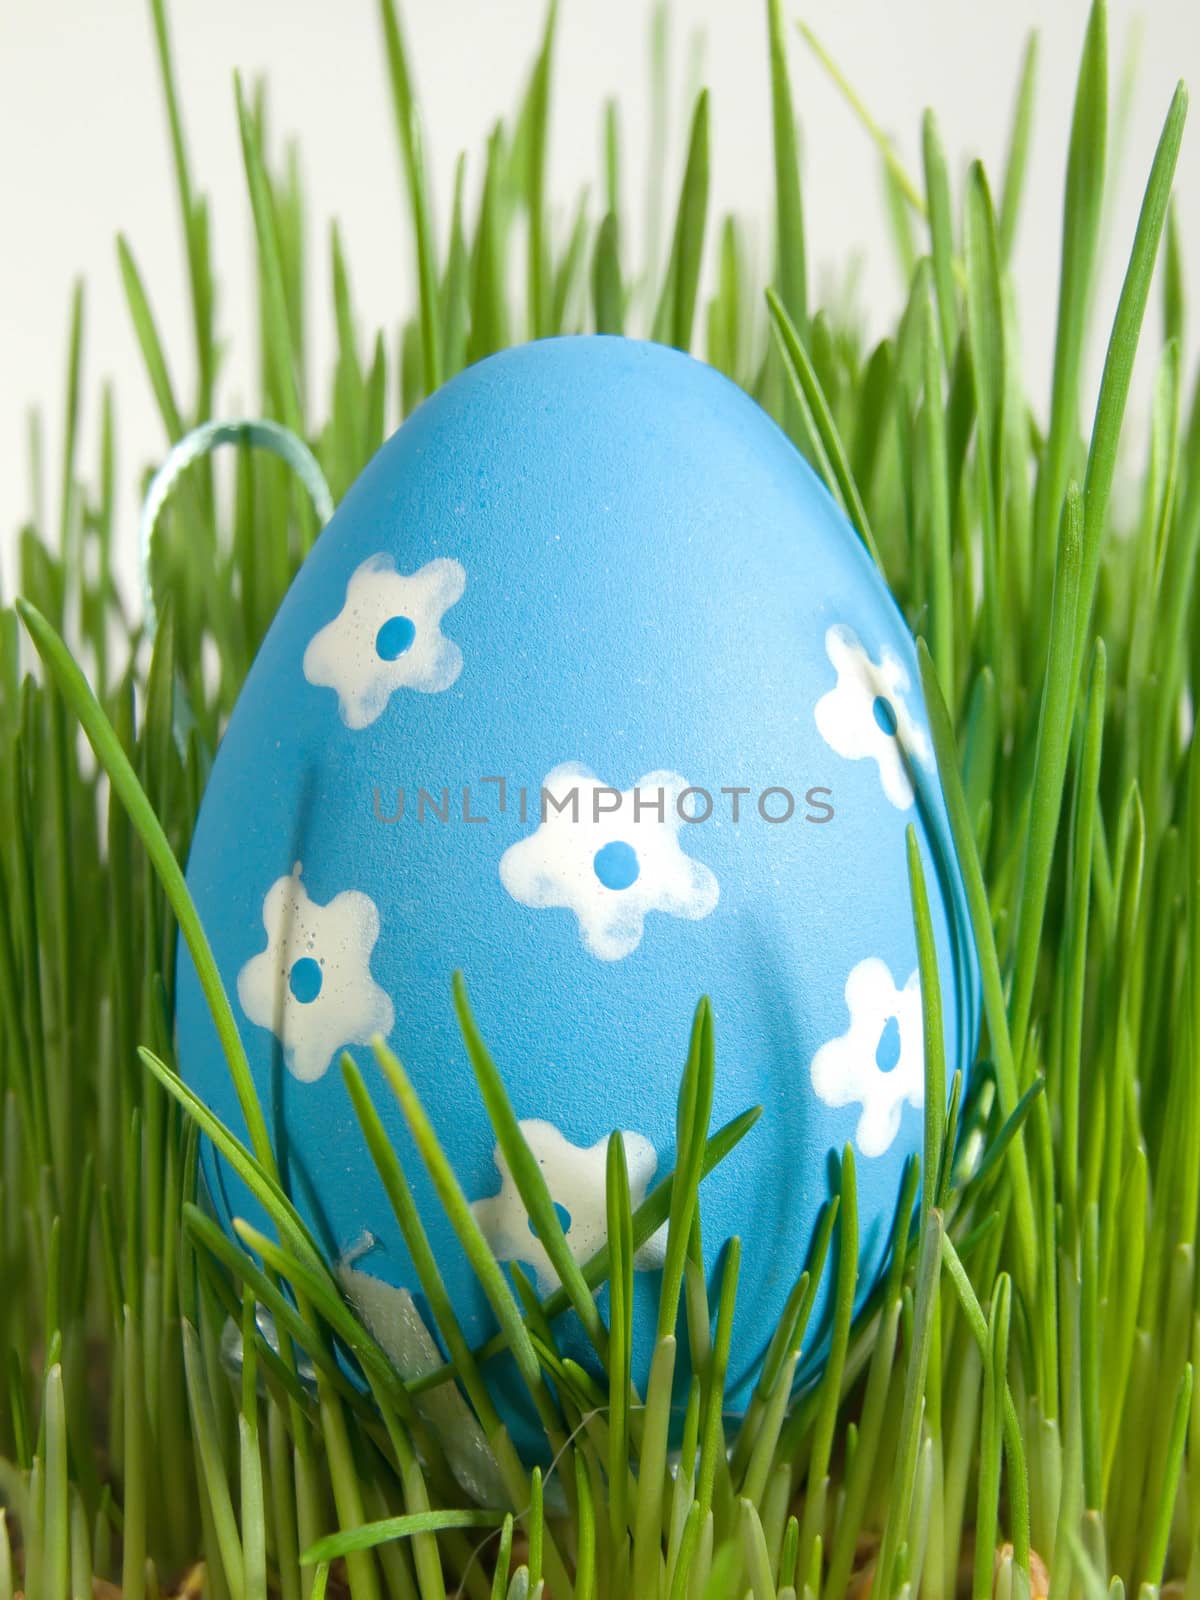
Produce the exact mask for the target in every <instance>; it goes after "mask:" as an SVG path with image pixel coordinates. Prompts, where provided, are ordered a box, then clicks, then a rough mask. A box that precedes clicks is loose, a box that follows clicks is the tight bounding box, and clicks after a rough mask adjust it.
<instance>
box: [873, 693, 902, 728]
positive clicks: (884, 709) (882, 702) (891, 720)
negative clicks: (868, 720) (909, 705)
mask: <svg viewBox="0 0 1200 1600" xmlns="http://www.w3.org/2000/svg"><path fill="white" fill-rule="evenodd" d="M871 710H872V711H873V712H874V713H875V721H876V722H877V723H878V724H879V726H880V727H881V728H882V729H883V731H884V733H886V734H888V735H889V736H890V737H891V738H893V739H894V738H895V737H896V708H895V707H894V706H893V705H892V702H891V701H890V700H889V699H888V698H887V696H886V695H882V694H877V695H876V696H875V704H874V705H873V706H872V707H871Z"/></svg>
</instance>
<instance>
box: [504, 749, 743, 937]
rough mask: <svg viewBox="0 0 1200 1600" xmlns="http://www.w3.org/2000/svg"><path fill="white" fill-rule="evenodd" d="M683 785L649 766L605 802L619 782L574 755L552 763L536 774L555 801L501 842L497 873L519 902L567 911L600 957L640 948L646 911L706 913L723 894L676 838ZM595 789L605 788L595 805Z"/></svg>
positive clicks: (685, 914)
mask: <svg viewBox="0 0 1200 1600" xmlns="http://www.w3.org/2000/svg"><path fill="white" fill-rule="evenodd" d="M687 787H688V785H687V783H686V782H685V780H684V779H683V778H681V777H680V776H679V774H678V773H676V772H651V773H648V774H647V775H646V776H645V777H644V778H639V779H638V781H637V783H636V784H634V785H633V787H632V788H631V789H624V790H622V791H620V804H619V805H613V806H612V807H611V809H609V802H610V801H611V800H612V798H613V797H614V796H616V794H617V791H616V790H614V789H611V788H609V787H608V786H607V785H606V784H602V783H601V782H600V781H599V779H598V778H597V777H596V776H595V774H594V773H592V772H589V771H588V769H587V768H586V767H582V766H578V765H577V764H575V763H574V762H565V763H564V764H562V765H561V766H557V767H555V768H554V770H553V771H552V772H550V773H549V774H548V775H547V777H546V778H545V779H544V781H543V784H542V788H543V789H544V790H545V791H546V792H547V794H549V795H551V796H553V798H554V802H555V804H554V805H548V806H547V807H546V808H545V810H546V815H545V820H544V821H543V822H542V823H541V825H540V826H539V827H538V829H537V831H536V832H535V833H531V834H529V835H528V836H527V837H526V838H524V839H520V840H518V841H517V843H516V844H514V845H510V846H509V848H508V849H507V850H506V851H505V852H504V854H503V856H502V857H501V858H500V881H501V883H502V884H503V885H504V887H505V889H507V890H508V892H509V894H510V895H511V896H512V897H513V899H514V900H516V901H518V902H519V903H520V904H521V905H526V906H533V907H535V908H537V909H539V910H543V909H548V908H550V907H563V908H566V909H567V910H569V911H572V912H574V914H575V917H576V919H577V920H578V923H579V932H580V934H581V936H582V939H583V943H584V947H585V949H587V950H588V951H589V952H590V953H591V954H592V955H594V956H596V957H598V959H600V960H601V961H619V960H620V959H621V958H622V957H623V956H627V955H629V954H630V953H631V952H632V951H634V950H636V949H637V947H638V945H639V944H640V943H641V942H642V933H643V931H644V925H645V919H646V914H647V912H650V911H665V912H667V913H668V915H670V916H673V917H686V918H688V919H690V920H692V921H698V920H699V919H700V918H701V917H706V916H708V914H709V912H710V911H712V910H713V908H714V907H715V906H716V904H717V900H718V899H719V897H720V887H719V885H718V883H717V879H716V877H715V875H714V874H713V873H712V872H711V871H710V870H709V868H708V867H706V866H704V864H703V863H702V862H699V861H697V860H695V859H694V858H693V857H692V856H689V855H687V854H686V853H685V851H684V850H683V848H682V847H681V845H680V843H679V829H680V827H681V826H682V823H681V820H680V817H679V813H678V811H677V810H676V801H677V800H678V798H679V796H680V795H681V794H682V793H683V791H684V790H685V789H686V788H687ZM597 791H600V792H601V793H602V794H603V795H604V796H605V797H606V798H605V801H604V806H603V807H602V809H601V810H600V811H599V813H598V812H597V805H598V804H599V803H600V802H599V801H598V800H597V798H596V796H597ZM572 792H574V793H575V794H576V795H577V797H578V798H577V803H576V806H575V807H574V808H572V807H571V805H570V796H571V794H572ZM660 794H661V797H662V800H661V810H662V817H661V818H660V817H659V814H658V813H659V796H660ZM635 795H637V796H638V797H639V798H638V800H637V802H636V805H635V798H634V797H635ZM558 804H562V805H563V806H565V807H566V808H567V809H564V810H562V811H560V810H558V809H556V806H557V805H558Z"/></svg>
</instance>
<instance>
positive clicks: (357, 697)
mask: <svg viewBox="0 0 1200 1600" xmlns="http://www.w3.org/2000/svg"><path fill="white" fill-rule="evenodd" d="M466 584H467V575H466V573H465V572H464V571H463V567H462V564H461V562H458V561H453V560H451V559H449V557H446V556H439V557H438V558H437V559H436V560H435V561H427V562H426V563H425V565H424V566H423V567H420V568H419V569H418V570H417V571H416V572H414V573H412V574H410V575H408V576H405V575H404V574H402V573H399V572H397V571H396V566H395V562H394V561H393V560H392V558H391V556H389V555H387V554H385V553H380V554H379V555H373V556H368V557H367V559H366V560H365V561H364V562H363V563H362V564H361V565H360V566H359V567H357V568H356V569H355V571H354V573H353V574H352V576H351V578H350V582H349V583H348V584H347V585H346V600H345V604H344V605H343V606H342V609H341V611H339V612H338V614H337V616H336V617H334V619H333V621H332V622H330V623H327V624H326V626H325V627H323V628H322V629H321V630H320V632H319V633H316V634H314V635H313V637H312V639H311V640H310V641H309V644H308V648H307V649H306V650H305V652H304V676H305V677H306V678H307V679H308V681H309V683H311V684H315V685H316V686H317V687H318V688H328V689H333V690H335V691H336V693H337V697H338V709H339V710H340V712H341V714H342V721H343V722H344V723H345V724H346V726H347V727H348V728H354V729H355V730H358V729H361V728H367V727H369V726H370V725H371V723H373V722H374V721H375V720H376V718H377V717H379V716H380V715H381V714H382V712H383V710H384V708H385V707H386V706H387V703H388V701H389V700H390V699H391V697H392V695H393V694H394V693H395V692H396V690H397V689H419V690H420V691H421V692H422V693H423V694H437V693H439V692H440V691H441V690H443V689H448V688H449V687H450V686H451V684H452V683H454V681H455V680H456V679H457V677H458V675H459V673H460V672H461V671H462V664H463V661H462V651H461V650H460V649H459V648H458V646H457V645H456V644H455V643H454V642H453V640H451V639H447V638H446V636H445V635H444V634H443V633H442V627H441V624H442V618H443V616H445V614H446V612H447V611H448V610H449V609H450V607H451V606H452V605H454V604H455V602H456V601H458V600H459V599H460V598H461V597H462V593H463V590H464V589H465V588H466Z"/></svg>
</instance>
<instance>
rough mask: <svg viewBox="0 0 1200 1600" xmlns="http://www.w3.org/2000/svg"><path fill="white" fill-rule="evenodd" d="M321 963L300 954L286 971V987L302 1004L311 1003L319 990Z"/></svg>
mask: <svg viewBox="0 0 1200 1600" xmlns="http://www.w3.org/2000/svg"><path fill="white" fill-rule="evenodd" d="M321 978H322V974H321V963H320V962H319V961H314V960H313V958H312V957H311V956H301V957H300V959H299V961H297V962H296V963H295V964H294V965H293V967H292V970H291V971H290V972H289V973H288V987H289V988H290V989H291V991H292V993H293V995H294V996H295V997H296V999H297V1000H299V1002H300V1004H301V1005H302V1006H307V1005H311V1004H312V1002H313V1001H314V1000H315V999H316V998H317V996H318V995H319V994H320V992H321Z"/></svg>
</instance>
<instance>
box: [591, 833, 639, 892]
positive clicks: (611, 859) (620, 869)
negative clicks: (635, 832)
mask: <svg viewBox="0 0 1200 1600" xmlns="http://www.w3.org/2000/svg"><path fill="white" fill-rule="evenodd" d="M592 869H593V871H594V872H595V874H596V876H597V877H598V878H599V879H600V882H601V883H602V884H603V885H604V887H605V888H606V889H628V888H629V886H630V884H633V883H636V882H637V880H638V873H639V872H640V871H641V868H640V867H639V866H638V858H637V851H636V850H635V849H634V848H633V846H632V845H631V844H626V843H625V841H624V839H613V840H612V841H611V842H610V843H609V844H606V845H602V846H601V847H600V849H599V850H597V851H596V854H595V855H594V856H593V857H592Z"/></svg>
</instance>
